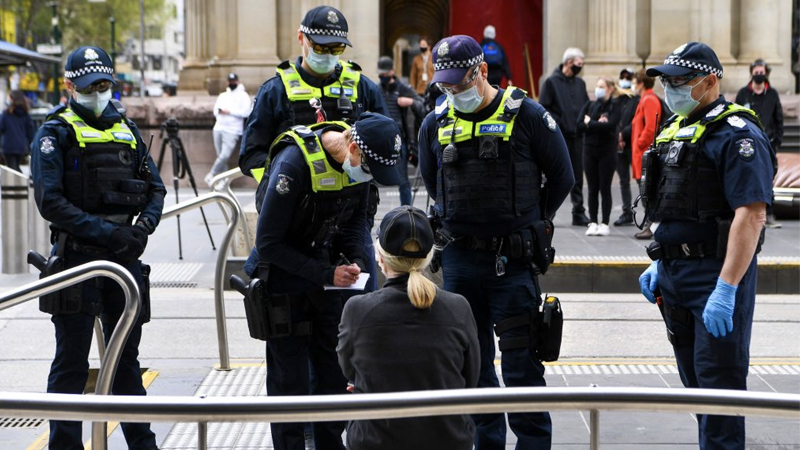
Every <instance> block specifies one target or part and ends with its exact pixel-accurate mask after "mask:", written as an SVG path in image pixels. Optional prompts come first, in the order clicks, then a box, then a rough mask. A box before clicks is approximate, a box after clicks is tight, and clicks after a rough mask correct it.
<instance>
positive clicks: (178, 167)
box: [157, 117, 217, 259]
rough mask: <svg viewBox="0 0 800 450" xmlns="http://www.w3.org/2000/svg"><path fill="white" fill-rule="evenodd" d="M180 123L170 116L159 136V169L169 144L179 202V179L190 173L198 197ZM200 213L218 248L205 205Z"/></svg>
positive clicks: (209, 234)
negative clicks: (204, 209)
mask: <svg viewBox="0 0 800 450" xmlns="http://www.w3.org/2000/svg"><path fill="white" fill-rule="evenodd" d="M179 128H180V124H179V123H178V120H177V119H175V118H174V117H170V118H169V119H167V121H166V122H164V124H163V125H161V133H160V134H159V135H158V137H159V138H160V139H161V152H160V153H159V155H158V164H157V167H158V171H159V172H161V163H163V162H164V152H165V150H166V149H167V144H169V148H170V151H171V152H172V184H173V188H174V189H175V203H176V204H177V203H179V202H180V200H179V199H178V185H179V181H180V180H181V179H183V178H185V177H186V175H189V185H190V186H191V187H192V190H194V195H195V197H197V196H198V195H199V194H198V193H197V183H195V181H194V174H192V166H191V165H189V158H188V157H187V156H186V151H185V150H184V148H183V141H181V137H180V136H178V130H179ZM164 131H166V132H167V138H166V139H164ZM200 214H202V216H203V223H204V224H205V225H206V232H208V240H209V241H211V249H212V250H216V249H217V247H216V246H214V238H213V237H211V230H210V229H209V228H208V220H206V213H205V212H204V211H203V207H202V206H201V207H200ZM176 218H177V219H178V259H183V244H182V242H181V215H180V214H178V215H177V216H176Z"/></svg>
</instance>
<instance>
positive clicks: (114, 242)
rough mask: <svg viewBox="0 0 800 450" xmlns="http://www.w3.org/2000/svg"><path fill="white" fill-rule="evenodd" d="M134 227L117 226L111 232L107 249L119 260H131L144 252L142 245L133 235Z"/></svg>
mask: <svg viewBox="0 0 800 450" xmlns="http://www.w3.org/2000/svg"><path fill="white" fill-rule="evenodd" d="M133 228H134V227H130V226H124V227H117V228H116V229H115V230H114V231H113V232H112V233H111V239H109V241H108V247H109V248H108V250H109V251H110V252H111V254H112V255H114V257H115V258H116V259H118V260H119V261H121V262H124V263H126V262H132V261H135V260H136V259H138V258H139V256H141V255H142V253H144V245H142V242H141V241H140V240H139V239H138V238H137V237H136V236H135V235H134V233H135V232H134V229H133Z"/></svg>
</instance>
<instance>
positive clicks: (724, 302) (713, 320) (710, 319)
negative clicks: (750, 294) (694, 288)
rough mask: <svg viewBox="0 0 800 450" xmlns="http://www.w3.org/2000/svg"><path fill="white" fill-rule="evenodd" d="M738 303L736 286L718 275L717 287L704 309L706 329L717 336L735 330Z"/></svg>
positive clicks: (723, 335) (722, 335)
mask: <svg viewBox="0 0 800 450" xmlns="http://www.w3.org/2000/svg"><path fill="white" fill-rule="evenodd" d="M735 305H736V286H731V285H730V284H728V283H726V282H724V281H722V278H719V277H717V287H715V288H714V291H713V292H711V295H710V296H709V297H708V302H706V309H704V310H703V323H704V324H706V330H708V332H709V333H711V334H713V335H714V337H715V338H718V337H725V335H726V334H728V333H730V332H731V331H733V307H734V306H735Z"/></svg>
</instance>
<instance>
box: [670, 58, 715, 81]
mask: <svg viewBox="0 0 800 450" xmlns="http://www.w3.org/2000/svg"><path fill="white" fill-rule="evenodd" d="M664 65H665V66H666V65H671V66H681V67H688V68H689V69H694V70H698V71H700V72H705V73H713V74H714V75H716V76H717V78H722V70H720V69H717V68H716V67H712V66H709V65H708V64H702V63H699V62H695V61H689V60H688V59H681V58H680V57H678V56H676V55H669V56H667V59H665V60H664Z"/></svg>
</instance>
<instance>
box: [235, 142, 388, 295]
mask: <svg viewBox="0 0 800 450" xmlns="http://www.w3.org/2000/svg"><path fill="white" fill-rule="evenodd" d="M325 155H326V156H327V158H328V162H329V163H330V164H331V166H333V168H334V169H336V170H339V171H340V172H341V171H342V170H341V167H342V165H341V164H339V163H337V162H336V161H334V160H333V158H331V156H330V154H328V153H327V152H326V153H325ZM356 188H358V189H361V190H362V194H363V195H362V198H361V201H360V203H359V206H358V208H357V209H356V210H355V212H354V213H353V216H352V217H351V218H350V220H349V221H348V222H347V223H345V224H344V225H342V226H341V227H340V230H341V231H340V234H339V235H338V236H337V237H336V239H335V244H336V245H335V247H336V248H335V251H336V252H337V253H338V252H342V253H344V254H345V255H347V256H348V258H350V260H351V261H352V260H353V259H361V260H362V261H363V260H365V259H366V255H365V252H364V230H365V229H366V226H367V219H366V211H367V196H368V193H369V183H361V184H358V185H356ZM310 192H312V189H311V173H310V171H309V168H308V164H307V163H306V160H305V158H304V157H303V153H302V150H301V149H300V147H298V146H296V145H290V146H288V147H286V148H284V149H283V150H281V151H280V152H279V153H278V154H277V155H275V158H274V159H273V160H272V161H271V162H270V166H269V186H268V188H267V191H266V194H265V195H264V203H263V204H262V207H261V214H259V215H258V225H257V228H256V236H257V239H256V248H255V250H254V252H253V255H251V260H250V261H248V266H249V267H248V268H249V269H250V270H252V268H254V267H255V264H257V263H258V262H259V261H260V262H263V263H269V264H270V275H269V276H270V279H271V280H272V279H273V277H275V279H277V280H282V282H281V284H282V285H284V286H288V285H291V289H292V291H293V292H297V293H303V292H306V291H307V290H308V289H310V288H315V287H316V288H318V287H320V286H322V285H323V284H333V272H334V270H335V269H336V267H335V266H331V265H328V264H325V263H324V262H322V261H319V260H318V259H316V258H313V257H311V256H309V255H306V254H304V253H303V252H301V251H300V250H298V249H297V248H296V247H295V245H296V244H295V243H293V242H291V241H290V235H291V232H292V231H293V230H292V229H290V227H291V225H292V219H293V214H294V212H295V211H297V210H298V209H299V208H300V203H301V201H302V200H303V198H304V197H305V196H306V194H308V193H310ZM293 244H294V245H293ZM253 257H255V258H256V259H257V260H253ZM253 275H254V276H255V274H253ZM284 275H288V277H286V276H284ZM373 275H374V274H373ZM288 278H291V280H292V282H291V283H288V282H285V281H286V280H287V279H288Z"/></svg>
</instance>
